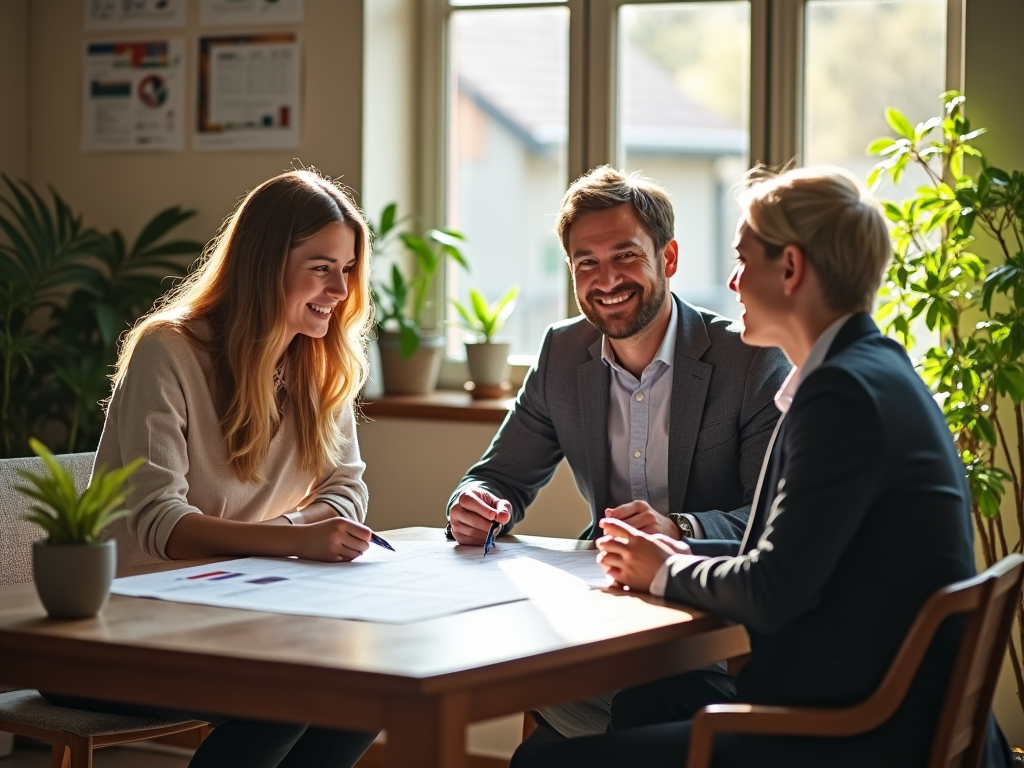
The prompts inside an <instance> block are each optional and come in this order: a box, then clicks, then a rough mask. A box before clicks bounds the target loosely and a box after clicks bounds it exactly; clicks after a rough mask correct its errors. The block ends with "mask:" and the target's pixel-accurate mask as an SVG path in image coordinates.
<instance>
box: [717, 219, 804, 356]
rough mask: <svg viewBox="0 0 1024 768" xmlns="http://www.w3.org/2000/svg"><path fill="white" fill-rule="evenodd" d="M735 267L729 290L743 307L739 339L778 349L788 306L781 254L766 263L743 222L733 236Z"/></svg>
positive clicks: (730, 278)
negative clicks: (734, 240) (734, 238)
mask: <svg viewBox="0 0 1024 768" xmlns="http://www.w3.org/2000/svg"><path fill="white" fill-rule="evenodd" d="M735 247H736V266H735V267H734V268H733V270H732V274H731V275H730V276H729V288H730V289H731V290H733V291H735V292H736V298H737V300H738V301H740V302H741V303H742V305H743V312H742V314H741V315H740V320H741V321H742V322H743V332H742V334H741V338H742V339H743V341H745V342H746V343H747V344H751V345H753V346H756V347H772V346H779V344H780V339H781V338H782V332H783V321H784V319H785V318H786V316H787V314H788V311H789V310H788V307H789V305H790V303H791V302H789V301H787V299H786V293H785V284H786V277H787V274H786V259H785V254H783V255H781V256H779V257H777V258H774V259H769V258H768V255H767V254H766V253H765V249H764V245H763V244H762V243H761V241H760V240H759V239H758V237H757V235H756V234H755V233H754V230H752V229H751V228H750V226H749V225H748V224H747V223H746V222H743V223H742V224H740V228H739V230H738V231H737V233H736V244H735Z"/></svg>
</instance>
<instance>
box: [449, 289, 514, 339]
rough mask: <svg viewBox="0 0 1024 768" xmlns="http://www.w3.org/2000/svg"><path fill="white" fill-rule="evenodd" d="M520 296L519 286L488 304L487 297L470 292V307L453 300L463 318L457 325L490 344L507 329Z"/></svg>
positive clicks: (456, 309)
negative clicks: (502, 330) (517, 298)
mask: <svg viewBox="0 0 1024 768" xmlns="http://www.w3.org/2000/svg"><path fill="white" fill-rule="evenodd" d="M517 296H519V286H518V285H513V286H512V287H511V288H509V289H508V291H506V292H505V295H504V296H502V297H501V298H500V299H498V300H497V301H493V302H491V303H489V304H488V302H487V299H486V297H485V296H484V295H483V294H482V293H481V292H480V291H478V290H477V289H476V288H471V289H470V290H469V307H466V306H465V305H464V304H463V303H462V302H460V301H459V300H458V299H451V300H450V301H451V303H452V306H453V307H455V311H456V312H458V313H459V315H460V317H462V322H459V323H456V324H457V325H459V326H460V327H462V328H465V329H466V330H467V331H472V332H473V333H475V334H477V335H478V336H479V337H480V338H481V339H482V340H483V342H484V343H485V344H489V343H490V341H491V339H492V338H494V336H495V335H497V334H498V333H500V332H501V329H502V328H504V327H505V321H506V320H508V317H509V315H511V314H512V310H514V309H515V308H516V297H517Z"/></svg>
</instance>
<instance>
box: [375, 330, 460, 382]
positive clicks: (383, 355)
mask: <svg viewBox="0 0 1024 768" xmlns="http://www.w3.org/2000/svg"><path fill="white" fill-rule="evenodd" d="M377 346H378V347H380V364H381V371H382V373H383V377H384V394H385V395H425V394H427V393H428V392H433V391H434V389H435V388H436V387H437V377H438V374H440V372H441V358H442V357H443V356H444V336H420V346H419V348H418V349H417V350H416V351H415V352H414V353H413V355H412V357H410V358H408V359H403V358H402V355H401V353H400V352H399V351H398V333H397V332H394V331H383V332H382V333H381V334H380V336H379V337H378V338H377Z"/></svg>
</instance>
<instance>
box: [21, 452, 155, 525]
mask: <svg viewBox="0 0 1024 768" xmlns="http://www.w3.org/2000/svg"><path fill="white" fill-rule="evenodd" d="M29 444H30V445H31V447H32V451H33V452H34V453H35V454H36V455H37V456H38V457H39V458H41V459H42V460H43V463H44V464H45V465H46V468H47V469H48V470H49V474H48V475H43V474H36V473H35V472H29V471H28V470H25V469H19V470H18V474H19V475H21V476H22V477H23V478H24V479H25V480H28V482H29V483H30V485H16V486H15V490H17V491H20V492H21V493H23V494H25V495H26V496H28V497H29V498H32V499H35V500H36V501H37V502H39V504H33V505H32V507H31V510H32V511H31V512H30V513H29V514H27V515H25V516H24V519H25V520H27V521H28V522H30V523H34V524H35V525H38V526H39V527H40V528H42V529H43V531H44V532H45V533H46V537H47V538H46V540H47V543H48V544H94V543H96V542H98V541H99V540H100V537H101V535H102V533H103V531H104V530H105V529H106V528H107V526H109V525H110V524H111V523H113V522H115V521H117V520H120V519H121V518H122V517H126V516H128V515H129V514H130V512H129V511H128V510H126V509H124V503H125V488H124V485H125V481H126V480H127V479H128V477H129V476H130V475H131V474H132V473H133V472H134V471H135V470H136V469H138V468H139V467H140V466H141V465H142V459H135V461H132V462H130V463H128V464H126V465H125V466H123V467H120V468H118V469H115V470H112V471H109V472H108V471H107V468H106V467H104V466H100V467H97V468H96V470H95V471H94V472H93V475H92V479H91V480H90V481H89V487H88V488H86V489H85V491H83V492H82V495H81V496H79V495H78V492H77V491H76V490H75V479H74V477H73V476H72V474H71V472H69V471H68V470H66V469H64V467H62V466H61V465H60V464H58V463H57V460H56V458H54V456H53V454H52V453H50V451H48V450H47V449H46V446H45V445H43V444H42V443H41V442H39V441H38V440H36V439H35V438H29Z"/></svg>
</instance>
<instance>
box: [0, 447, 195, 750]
mask: <svg viewBox="0 0 1024 768" xmlns="http://www.w3.org/2000/svg"><path fill="white" fill-rule="evenodd" d="M93 457H94V454H91V453H76V454H68V455H63V456H58V457H57V461H58V462H60V464H61V465H62V466H64V467H65V469H70V470H71V473H72V474H73V475H74V478H75V487H76V488H77V490H78V492H79V493H81V492H82V491H83V490H84V489H85V486H86V484H87V483H88V482H89V475H90V473H91V471H92V463H93ZM18 469H27V470H29V471H31V472H44V471H45V468H44V465H43V462H42V461H41V460H40V459H37V458H35V457H32V458H24V459H0V584H23V583H26V582H30V581H32V541H33V540H35V539H37V538H39V531H38V529H37V528H36V527H35V526H33V525H31V524H29V523H26V522H25V521H24V520H23V519H22V516H23V515H24V514H25V513H26V512H28V502H27V500H26V499H25V497H24V496H22V495H21V494H20V493H19V492H18V491H16V490H14V487H13V486H14V485H20V484H22V482H23V481H22V478H21V477H20V476H19V475H18V474H17V471H16V470H18ZM192 729H205V730H203V731H201V732H200V734H199V735H200V736H204V735H205V733H206V732H208V731H209V726H208V725H207V724H206V723H201V722H198V721H194V720H192V721H184V722H182V721H178V720H168V719H161V718H155V717H125V716H121V715H104V714H99V713H96V712H84V711H81V710H77V709H69V708H66V707H56V706H54V705H52V704H50V703H49V702H48V701H46V699H44V698H43V697H42V696H40V695H39V693H38V692H36V691H32V690H24V689H22V690H18V689H13V688H4V687H0V731H6V732H7V733H13V734H15V735H19V736H31V737H33V738H37V739H42V740H43V741H48V742H50V743H51V744H53V752H52V755H51V762H50V766H51V768H92V750H93V749H94V748H96V747H105V746H111V745H114V744H127V743H130V742H133V741H146V740H148V739H154V738H159V737H163V736H167V735H169V734H174V733H179V732H183V731H189V730H192ZM200 740H201V738H200V739H197V743H198V741H200Z"/></svg>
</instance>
